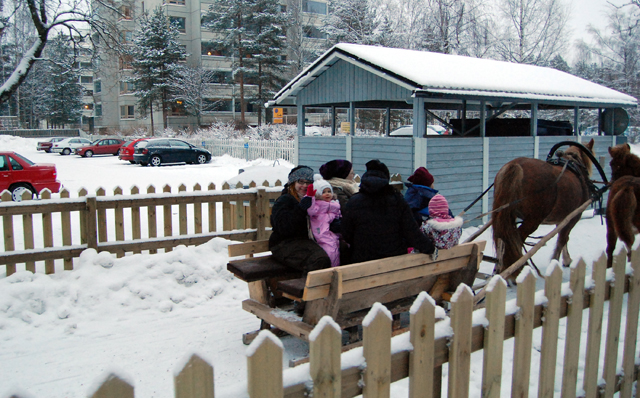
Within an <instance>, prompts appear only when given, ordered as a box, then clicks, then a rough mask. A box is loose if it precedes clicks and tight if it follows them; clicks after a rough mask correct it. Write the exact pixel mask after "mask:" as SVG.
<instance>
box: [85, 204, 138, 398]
mask: <svg viewBox="0 0 640 398" xmlns="http://www.w3.org/2000/svg"><path fill="white" fill-rule="evenodd" d="M94 199H95V198H94ZM91 398H134V393H133V386H132V385H130V384H129V383H127V382H126V381H124V380H122V379H121V378H119V377H118V376H116V375H114V374H113V373H112V374H110V375H109V376H108V377H107V379H106V380H105V381H104V383H102V385H101V386H100V388H98V390H97V391H96V392H94V393H93V394H92V395H91Z"/></svg>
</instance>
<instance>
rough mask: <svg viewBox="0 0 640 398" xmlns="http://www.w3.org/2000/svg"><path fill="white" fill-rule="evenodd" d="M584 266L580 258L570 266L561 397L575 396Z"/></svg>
mask: <svg viewBox="0 0 640 398" xmlns="http://www.w3.org/2000/svg"><path fill="white" fill-rule="evenodd" d="M586 268H587V264H585V262H584V260H582V259H580V260H578V263H577V264H576V266H575V267H572V268H571V281H570V287H571V292H572V295H571V299H570V302H569V303H568V304H569V308H568V309H567V333H566V336H567V337H566V338H565V346H564V369H563V370H562V398H569V397H575V396H576V386H577V382H578V362H579V360H580V336H581V332H582V310H583V305H584V275H585V270H586Z"/></svg>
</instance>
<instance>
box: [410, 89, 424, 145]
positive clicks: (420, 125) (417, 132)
mask: <svg viewBox="0 0 640 398" xmlns="http://www.w3.org/2000/svg"><path fill="white" fill-rule="evenodd" d="M426 132H427V114H426V112H425V110H424V98H422V97H418V96H416V97H415V98H414V99H413V137H414V138H422V137H424V135H425V134H426Z"/></svg>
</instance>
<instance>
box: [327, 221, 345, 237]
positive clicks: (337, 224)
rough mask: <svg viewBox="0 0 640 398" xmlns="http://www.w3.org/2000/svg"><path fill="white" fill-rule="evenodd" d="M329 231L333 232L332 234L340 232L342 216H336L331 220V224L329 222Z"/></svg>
mask: <svg viewBox="0 0 640 398" xmlns="http://www.w3.org/2000/svg"><path fill="white" fill-rule="evenodd" d="M329 231H331V232H333V233H334V234H339V233H341V232H342V218H336V219H335V220H333V221H331V224H329Z"/></svg>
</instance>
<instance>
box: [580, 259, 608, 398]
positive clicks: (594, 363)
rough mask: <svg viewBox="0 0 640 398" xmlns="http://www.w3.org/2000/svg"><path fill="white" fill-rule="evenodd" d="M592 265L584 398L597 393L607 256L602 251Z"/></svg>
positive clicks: (592, 397) (591, 397)
mask: <svg viewBox="0 0 640 398" xmlns="http://www.w3.org/2000/svg"><path fill="white" fill-rule="evenodd" d="M591 267H592V277H591V278H592V280H593V286H594V287H593V290H592V291H590V292H589V294H590V295H591V300H590V305H589V327H588V330H587V347H586V349H587V351H586V355H585V369H584V376H583V377H584V383H583V389H584V391H585V398H595V397H596V396H597V393H598V377H599V376H598V365H599V363H600V342H601V337H602V315H603V312H604V300H605V276H606V270H607V258H606V256H605V254H604V253H603V254H602V255H601V256H600V257H599V258H598V260H596V262H595V263H593V265H592V266H591Z"/></svg>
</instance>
